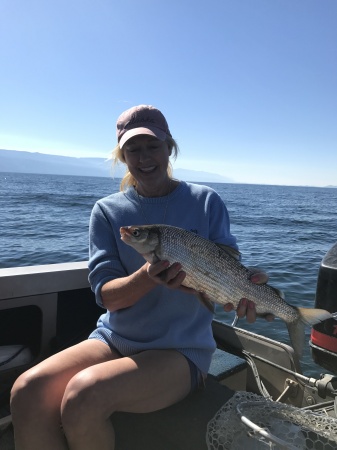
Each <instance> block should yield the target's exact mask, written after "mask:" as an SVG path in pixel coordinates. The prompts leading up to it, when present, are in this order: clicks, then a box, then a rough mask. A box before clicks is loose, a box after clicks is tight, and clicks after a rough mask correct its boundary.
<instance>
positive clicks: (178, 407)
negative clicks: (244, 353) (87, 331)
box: [111, 349, 247, 450]
mask: <svg viewBox="0 0 337 450" xmlns="http://www.w3.org/2000/svg"><path fill="white" fill-rule="evenodd" d="M246 364H247V363H246V361H245V360H243V359H242V358H239V357H237V356H234V355H232V354H230V353H227V352H224V351H222V350H219V349H217V350H216V351H215V353H214V355H213V359H212V363H211V367H210V370H209V374H208V377H207V380H206V387H205V389H201V390H198V391H197V392H195V393H193V394H192V395H190V396H188V397H187V398H185V399H184V400H182V401H181V402H179V403H177V404H175V405H173V406H170V407H169V408H165V409H163V410H160V411H156V412H153V413H146V414H133V413H120V412H119V413H115V414H113V415H112V417H111V420H112V423H113V426H114V428H115V431H116V450H139V449H146V450H158V449H160V450H192V449H193V450H207V446H206V431H207V424H208V422H209V421H210V420H211V419H212V418H213V417H214V415H215V414H216V412H217V411H218V410H219V409H220V408H221V407H222V406H223V404H224V403H226V402H227V401H228V400H229V399H230V398H231V397H232V395H233V394H234V391H233V390H232V389H229V388H228V387H227V386H225V385H223V384H221V382H222V381H223V380H226V378H227V377H229V376H230V375H233V374H235V373H237V372H238V371H241V370H243V369H245V368H246Z"/></svg>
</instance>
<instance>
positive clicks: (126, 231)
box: [119, 227, 131, 241]
mask: <svg viewBox="0 0 337 450" xmlns="http://www.w3.org/2000/svg"><path fill="white" fill-rule="evenodd" d="M119 232H120V234H121V239H122V241H125V240H128V238H129V237H130V235H131V232H130V230H129V227H120V229H119Z"/></svg>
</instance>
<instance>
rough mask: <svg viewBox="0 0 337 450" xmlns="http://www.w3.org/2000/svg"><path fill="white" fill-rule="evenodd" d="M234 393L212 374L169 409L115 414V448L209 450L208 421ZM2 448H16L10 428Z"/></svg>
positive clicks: (0, 443) (4, 437)
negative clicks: (198, 388) (207, 439)
mask: <svg viewBox="0 0 337 450" xmlns="http://www.w3.org/2000/svg"><path fill="white" fill-rule="evenodd" d="M233 394H234V392H233V391H232V390H230V389H228V388H227V387H225V386H223V385H220V384H219V383H218V382H217V381H215V379H214V378H213V377H212V376H209V377H208V379H207V380H206V388H205V389H202V390H200V391H197V392H195V393H194V394H192V395H190V396H188V397H187V398H185V399H184V400H183V401H181V402H179V403H177V404H176V405H173V406H170V407H169V408H165V409H163V410H161V411H156V412H154V413H147V414H131V413H115V414H113V416H112V422H113V425H114V428H115V431H116V450H158V449H160V450H192V449H193V450H207V445H206V430H207V424H208V422H209V421H210V420H211V419H212V418H213V417H214V415H215V413H216V412H217V411H218V410H219V409H220V408H221V406H222V405H223V404H224V403H226V402H227V401H228V400H229V399H230V398H231V397H232V395H233ZM0 448H1V450H14V441H13V430H12V428H11V427H10V428H9V429H8V430H7V431H6V432H5V433H4V434H3V435H2V436H1V438H0Z"/></svg>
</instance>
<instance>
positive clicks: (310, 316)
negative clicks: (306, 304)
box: [287, 308, 333, 358]
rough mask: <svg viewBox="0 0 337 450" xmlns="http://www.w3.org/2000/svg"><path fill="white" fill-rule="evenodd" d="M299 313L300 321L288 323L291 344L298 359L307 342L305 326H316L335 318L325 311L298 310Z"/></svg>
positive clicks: (313, 309)
mask: <svg viewBox="0 0 337 450" xmlns="http://www.w3.org/2000/svg"><path fill="white" fill-rule="evenodd" d="M296 309H297V311H298V313H299V318H298V320H295V321H294V322H290V323H287V327H288V332H289V336H290V341H291V344H292V346H293V348H294V350H295V353H296V355H297V356H298V358H300V357H301V355H302V352H303V347H304V341H305V325H309V326H312V325H315V324H316V323H319V322H323V321H324V320H326V319H330V318H331V317H333V315H332V314H330V313H329V312H328V311H326V310H325V309H315V308H296Z"/></svg>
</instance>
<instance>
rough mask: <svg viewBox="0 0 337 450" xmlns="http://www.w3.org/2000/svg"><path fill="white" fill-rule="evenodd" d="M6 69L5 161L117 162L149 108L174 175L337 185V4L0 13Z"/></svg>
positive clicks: (80, 2)
mask: <svg viewBox="0 0 337 450" xmlns="http://www.w3.org/2000/svg"><path fill="white" fill-rule="evenodd" d="M0 58H1V59H0V60H1V69H0V105H1V107H0V148H2V149H11V150H27V151H37V152H41V153H51V154H59V155H69V156H97V157H106V156H107V155H108V154H109V152H110V150H111V149H112V148H113V147H114V145H115V142H116V138H115V122H116V119H117V117H118V115H119V114H120V113H121V112H122V111H123V110H124V109H127V108H129V107H131V106H134V105H136V104H141V103H147V104H152V105H155V106H157V107H158V108H160V109H161V110H162V111H163V113H164V114H165V116H166V117H167V120H168V122H169V125H170V128H171V132H172V134H173V136H174V137H175V138H176V139H177V141H178V143H179V145H180V150H181V154H180V157H179V158H178V160H177V162H176V163H175V165H174V167H176V168H191V169H194V170H204V171H208V172H214V173H218V174H221V175H224V176H228V177H230V178H232V179H234V180H235V181H237V182H243V183H267V184H290V185H306V184H308V185H314V186H325V185H329V184H330V185H337V1H336V0H207V1H200V0H141V1H140V0H119V1H115V0H95V1H93V0H90V1H89V0H0ZM0 165H1V161H0ZM0 170H1V167H0Z"/></svg>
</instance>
